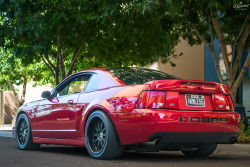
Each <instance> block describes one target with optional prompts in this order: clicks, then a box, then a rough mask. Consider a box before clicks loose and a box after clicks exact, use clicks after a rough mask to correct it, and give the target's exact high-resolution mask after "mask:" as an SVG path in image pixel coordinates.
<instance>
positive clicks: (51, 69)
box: [40, 54, 55, 78]
mask: <svg viewBox="0 0 250 167" xmlns="http://www.w3.org/2000/svg"><path fill="white" fill-rule="evenodd" d="M40 56H41V58H42V60H43V62H44V63H45V65H46V66H47V67H48V68H49V70H50V72H51V73H52V75H53V77H54V78H55V72H54V71H53V68H52V67H51V66H50V65H49V64H48V63H47V62H46V60H45V59H44V57H43V56H42V55H41V54H40Z"/></svg>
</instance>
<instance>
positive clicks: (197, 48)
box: [158, 39, 204, 80]
mask: <svg viewBox="0 0 250 167" xmlns="http://www.w3.org/2000/svg"><path fill="white" fill-rule="evenodd" d="M175 50H176V54H179V53H181V52H182V53H183V55H182V56H180V57H179V58H178V59H173V60H172V61H173V62H174V63H175V64H176V66H175V67H172V66H171V65H170V64H169V63H167V64H162V63H159V64H158V69H159V70H160V71H163V72H166V73H168V74H171V75H174V76H176V77H179V78H183V79H195V80H204V45H203V44H202V45H194V46H192V47H191V46H190V45H188V42H187V41H185V40H183V39H181V42H180V43H179V44H178V45H177V46H176V48H175Z"/></svg>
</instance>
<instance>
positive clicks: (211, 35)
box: [209, 16, 214, 47]
mask: <svg viewBox="0 0 250 167" xmlns="http://www.w3.org/2000/svg"><path fill="white" fill-rule="evenodd" d="M209 30H210V38H211V43H212V46H213V47H214V35H213V29H212V26H211V16H209Z"/></svg>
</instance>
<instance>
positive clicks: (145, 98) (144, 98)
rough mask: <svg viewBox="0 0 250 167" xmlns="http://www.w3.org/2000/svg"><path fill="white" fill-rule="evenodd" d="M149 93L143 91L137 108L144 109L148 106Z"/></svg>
mask: <svg viewBox="0 0 250 167" xmlns="http://www.w3.org/2000/svg"><path fill="white" fill-rule="evenodd" d="M149 95H150V91H143V92H142V93H141V95H140V98H139V101H138V103H137V108H146V107H147V105H148V98H149Z"/></svg>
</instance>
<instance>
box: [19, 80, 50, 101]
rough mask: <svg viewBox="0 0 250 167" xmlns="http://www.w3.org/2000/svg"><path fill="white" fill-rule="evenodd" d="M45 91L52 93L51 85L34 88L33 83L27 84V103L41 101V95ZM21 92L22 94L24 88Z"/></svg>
mask: <svg viewBox="0 0 250 167" xmlns="http://www.w3.org/2000/svg"><path fill="white" fill-rule="evenodd" d="M45 90H48V91H51V90H52V88H51V85H50V84H48V85H44V86H36V87H33V83H27V87H26V96H25V103H28V102H32V101H36V100H41V99H42V98H41V94H42V92H43V91H45ZM20 92H22V86H21V87H20Z"/></svg>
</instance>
